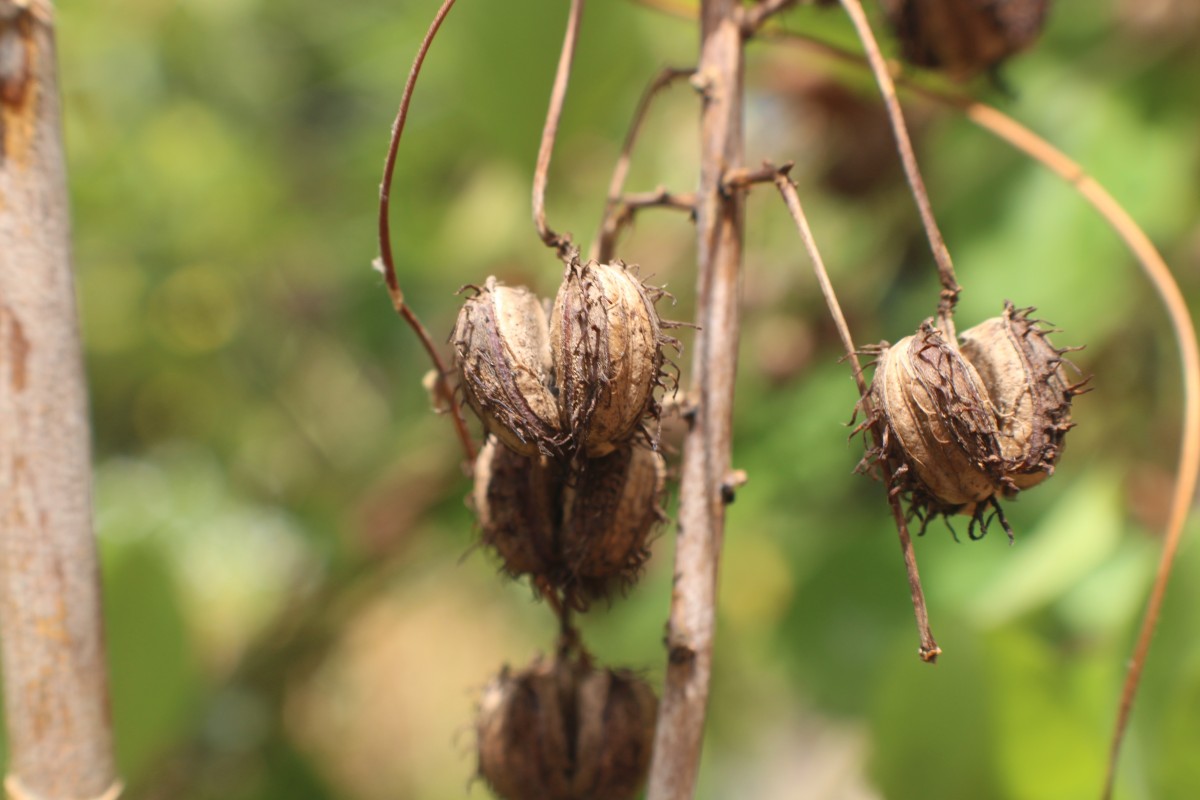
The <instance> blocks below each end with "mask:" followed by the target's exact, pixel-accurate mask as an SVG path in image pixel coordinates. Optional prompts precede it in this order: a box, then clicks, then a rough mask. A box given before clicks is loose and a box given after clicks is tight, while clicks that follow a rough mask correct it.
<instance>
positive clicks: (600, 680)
mask: <svg viewBox="0 0 1200 800" xmlns="http://www.w3.org/2000/svg"><path fill="white" fill-rule="evenodd" d="M657 707H658V701H657V698H656V697H655V696H654V692H653V690H652V689H651V688H650V687H649V686H648V685H647V684H646V683H645V682H644V681H642V680H641V679H640V678H637V677H636V676H634V675H633V674H631V673H629V672H626V671H623V670H608V669H596V668H595V667H593V666H592V665H591V663H590V659H589V658H588V657H587V656H586V654H580V655H578V656H565V657H563V658H560V659H557V660H555V661H554V662H545V661H540V660H539V661H535V662H534V663H533V664H532V665H531V666H530V667H529V668H527V669H525V670H523V671H521V672H519V673H516V674H514V673H512V672H511V671H510V670H508V669H505V670H503V671H501V673H500V675H499V676H498V677H497V678H496V679H495V680H494V681H493V682H492V683H491V684H490V685H489V686H488V687H487V689H486V690H485V691H484V696H483V700H482V701H481V703H480V709H479V717H478V719H477V721H476V733H477V737H478V755H479V774H480V775H481V776H482V777H483V778H484V780H485V781H486V782H487V783H488V785H489V786H490V787H491V788H492V789H493V791H495V792H496V794H497V795H499V796H500V797H501V798H504V800H533V799H534V798H537V799H538V800H632V798H634V797H636V796H637V794H638V792H639V791H640V790H641V787H642V785H643V784H644V783H645V779H646V773H647V771H648V769H649V765H650V753H651V748H652V745H653V741H654V724H655V715H656V713H657Z"/></svg>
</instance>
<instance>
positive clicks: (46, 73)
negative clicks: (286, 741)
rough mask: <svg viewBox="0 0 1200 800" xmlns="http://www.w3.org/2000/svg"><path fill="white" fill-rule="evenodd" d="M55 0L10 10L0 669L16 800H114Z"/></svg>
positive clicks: (0, 336)
mask: <svg viewBox="0 0 1200 800" xmlns="http://www.w3.org/2000/svg"><path fill="white" fill-rule="evenodd" d="M53 13H54V12H53V8H52V6H51V4H50V3H49V2H48V0H21V2H17V1H16V0H0V353H2V354H3V359H2V360H3V369H0V420H3V424H0V456H2V457H0V629H2V630H3V636H2V637H0V661H2V666H3V681H4V705H5V714H6V723H7V732H8V736H7V738H8V757H9V761H8V765H7V772H8V774H7V776H6V778H5V781H4V784H5V789H6V790H7V792H8V794H9V796H10V797H13V798H17V799H21V800H23V799H25V798H29V799H32V798H37V799H38V800H83V799H84V798H114V797H116V796H117V795H119V794H120V792H121V784H120V781H118V779H117V774H116V766H115V764H114V761H113V751H112V725H111V712H110V710H109V698H108V668H107V665H106V660H105V644H104V626H103V615H102V613H101V593H100V567H99V564H98V559H97V553H96V542H95V537H94V535H93V531H92V474H91V466H92V465H91V434H90V427H89V424H88V410H87V385H86V379H85V376H84V369H83V356H82V352H81V351H82V348H81V346H80V341H79V326H78V320H77V316H76V312H75V287H74V282H73V277H72V273H71V230H70V214H69V203H68V197H67V173H66V163H65V158H64V154H63V144H62V124H61V117H60V110H59V90H58V78H57V70H56V65H55V47H54V19H53Z"/></svg>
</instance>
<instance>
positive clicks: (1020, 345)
mask: <svg viewBox="0 0 1200 800" xmlns="http://www.w3.org/2000/svg"><path fill="white" fill-rule="evenodd" d="M1032 312H1033V309H1032V308H1026V309H1021V310H1016V309H1014V308H1013V304H1012V303H1009V302H1005V304H1004V313H1003V314H1002V315H1001V316H999V317H992V318H991V319H988V320H984V321H983V322H981V323H979V324H978V325H976V326H975V327H973V328H971V329H969V330H967V331H964V332H963V333H962V334H961V335H960V337H959V338H960V339H961V340H962V354H963V357H964V358H966V359H967V360H968V361H970V362H971V364H972V365H974V367H975V369H976V370H977V371H978V373H979V376H980V378H981V379H982V380H983V385H984V386H985V387H986V388H987V391H988V395H989V396H990V398H991V401H992V405H993V407H994V408H995V409H996V414H997V417H998V419H999V424H1000V430H999V442H1000V451H1001V455H1002V456H1003V459H1004V472H1005V474H1006V475H1007V476H1008V477H1009V478H1011V479H1012V481H1013V482H1014V483H1015V484H1016V485H1017V487H1018V488H1020V489H1028V488H1030V487H1032V486H1036V485H1037V484H1039V483H1041V482H1042V481H1043V480H1045V479H1046V478H1047V477H1049V476H1050V474H1051V473H1052V472H1054V465H1055V463H1057V461H1058V457H1059V456H1060V455H1061V454H1062V449H1063V445H1064V441H1065V437H1066V434H1067V431H1068V430H1070V429H1071V428H1072V427H1073V423H1072V422H1071V399H1072V397H1074V395H1075V394H1077V393H1078V391H1079V386H1080V385H1082V384H1072V383H1071V382H1070V381H1069V380H1068V379H1067V375H1066V371H1065V369H1064V359H1063V353H1065V352H1067V351H1066V350H1060V349H1058V348H1055V347H1054V346H1053V345H1052V344H1050V341H1049V339H1047V338H1046V332H1045V331H1044V330H1043V329H1042V328H1040V327H1039V326H1038V323H1037V321H1036V320H1033V319H1030V314H1031V313H1032Z"/></svg>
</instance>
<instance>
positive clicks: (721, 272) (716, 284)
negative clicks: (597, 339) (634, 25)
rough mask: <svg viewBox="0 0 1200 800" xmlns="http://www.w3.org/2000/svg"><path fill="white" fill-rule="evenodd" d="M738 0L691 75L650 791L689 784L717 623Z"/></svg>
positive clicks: (734, 235)
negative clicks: (673, 437)
mask: <svg viewBox="0 0 1200 800" xmlns="http://www.w3.org/2000/svg"><path fill="white" fill-rule="evenodd" d="M739 17H740V2H739V0H703V2H702V3H701V14H700V60H699V64H698V69H697V72H696V76H695V78H694V79H693V83H694V84H695V85H696V86H697V88H699V89H700V91H701V92H702V94H703V97H704V105H703V112H702V115H701V161H700V187H699V192H698V197H697V199H698V203H697V208H696V217H697V229H698V230H697V238H698V258H697V262H698V272H697V291H696V307H697V317H696V322H697V324H698V325H699V330H697V332H696V339H695V344H694V345H693V347H694V349H693V356H692V382H693V389H692V391H691V392H690V393H689V395H690V396H691V397H694V398H695V404H696V405H695V412H694V413H693V414H692V415H691V417H690V426H689V429H688V432H687V436H686V438H685V441H684V454H683V466H682V477H681V483H680V498H679V534H678V536H677V537H676V540H675V587H674V591H673V593H672V600H671V615H670V619H669V621H668V624H667V648H668V658H667V671H666V678H665V681H664V686H663V697H662V703H661V705H660V706H659V715H658V727H657V730H656V733H655V741H654V760H653V762H652V763H651V765H650V779H649V788H648V791H647V797H648V798H649V800H685V799H686V798H690V797H691V796H692V790H693V787H694V786H695V782H696V775H697V771H698V769H699V764H700V745H701V742H702V740H703V736H704V720H705V712H706V708H707V704H708V692H709V681H710V677H711V672H712V654H713V635H714V630H715V626H716V605H717V602H716V594H717V568H718V562H719V556H720V551H721V544H722V539H723V537H724V527H725V497H727V496H728V493H727V492H722V487H723V486H725V485H727V484H730V483H732V480H731V475H732V473H731V471H730V451H731V447H732V421H733V389H734V377H735V373H736V371H737V345H738V332H739V321H738V311H739V309H738V275H739V272H740V270H741V261H742V229H743V201H742V198H741V196H740V193H736V194H734V195H733V196H729V195H727V194H726V193H724V192H723V191H722V190H721V181H722V178H723V174H724V171H725V170H726V169H737V168H739V167H740V166H741V162H742V112H743V90H742V87H743V79H744V75H743V67H744V62H743V38H742V32H741V27H740V22H739Z"/></svg>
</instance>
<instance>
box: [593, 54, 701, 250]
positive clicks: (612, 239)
mask: <svg viewBox="0 0 1200 800" xmlns="http://www.w3.org/2000/svg"><path fill="white" fill-rule="evenodd" d="M695 72H696V70H695V69H693V68H690V67H689V68H679V67H665V68H663V70H662V71H661V72H659V73H658V74H657V75H655V76H654V79H653V80H651V81H650V83H649V84H648V85H647V86H646V89H645V91H643V92H642V97H641V99H640V100H638V104H637V108H636V109H635V110H634V112H633V119H632V120H631V121H630V123H629V130H628V132H627V133H626V134H625V142H624V144H623V145H622V146H621V155H620V156H618V157H617V163H616V166H615V167H613V174H612V178H611V179H610V180H609V182H608V198H607V200H606V202H605V204H604V217H603V219H601V221H600V232H599V233H598V234H597V235H596V240H595V242H594V243H593V244H592V252H591V255H590V258H591V259H592V260H595V261H599V262H601V263H604V262H607V261H610V260H611V259H612V256H613V250H614V249H615V248H616V239H617V236H618V235H619V234H620V232H621V228H622V227H624V225H626V224H628V223H629V222H630V221H631V220H632V216H629V218H628V219H625V220H624V221H620V222H619V221H618V218H619V217H620V215H621V211H622V208H621V207H622V205H624V206H625V209H624V210H625V211H626V213H627V215H628V212H629V211H631V210H633V208H634V206H633V205H631V204H630V202H629V200H630V198H624V202H623V199H622V194H623V193H624V191H625V179H626V178H627V177H628V176H629V164H630V162H631V160H632V156H633V146H634V145H635V144H636V143H637V139H638V135H639V134H640V133H641V129H642V123H643V122H645V120H646V113H647V112H648V111H649V110H650V104H651V103H652V102H653V101H654V98H656V97H657V96H658V94H659V92H661V91H662V90H663V89H666V88H667V87H668V86H670V85H671V84H673V83H674V82H675V81H677V80H678V79H680V78H684V77H688V76H691V75H694V74H695ZM659 191H660V192H662V190H659ZM664 194H665V193H664ZM676 196H677V195H676ZM645 205H671V204H663V203H656V204H643V207H644V206H645ZM673 207H675V206H673Z"/></svg>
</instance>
